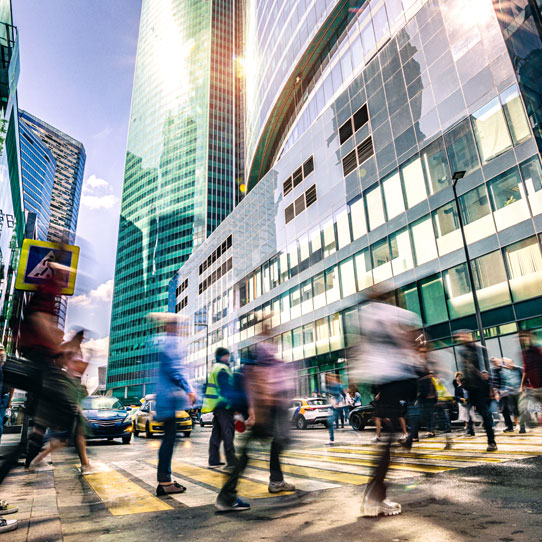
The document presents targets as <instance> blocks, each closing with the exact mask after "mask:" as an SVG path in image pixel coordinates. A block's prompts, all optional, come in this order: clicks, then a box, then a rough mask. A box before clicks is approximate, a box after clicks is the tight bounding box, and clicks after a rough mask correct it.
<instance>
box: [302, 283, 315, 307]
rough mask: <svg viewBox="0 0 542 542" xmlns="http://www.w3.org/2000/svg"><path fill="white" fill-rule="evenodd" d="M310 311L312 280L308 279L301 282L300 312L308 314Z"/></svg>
mask: <svg viewBox="0 0 542 542" xmlns="http://www.w3.org/2000/svg"><path fill="white" fill-rule="evenodd" d="M312 311H313V307H312V281H311V279H308V280H306V281H305V282H303V283H302V284H301V314H309V313H311V312H312Z"/></svg>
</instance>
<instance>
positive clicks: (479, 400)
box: [455, 331, 497, 452]
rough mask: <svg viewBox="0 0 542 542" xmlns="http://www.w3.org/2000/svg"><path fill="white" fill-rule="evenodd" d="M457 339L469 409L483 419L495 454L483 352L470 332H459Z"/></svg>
mask: <svg viewBox="0 0 542 542" xmlns="http://www.w3.org/2000/svg"><path fill="white" fill-rule="evenodd" d="M455 338H456V340H457V341H458V343H459V345H458V347H457V352H458V355H459V360H460V363H461V368H462V373H463V380H462V385H463V387H464V389H465V391H466V392H467V405H468V407H469V408H470V407H474V408H476V411H477V412H478V414H479V415H480V416H481V417H482V420H483V426H484V430H485V432H486V435H487V451H488V452H495V451H496V450H497V443H496V442H495V433H494V430H493V420H492V417H491V413H490V412H489V404H488V401H489V396H486V394H484V390H485V388H486V384H485V383H484V379H483V377H482V374H481V369H480V366H481V363H482V360H483V352H481V351H480V348H479V347H478V346H477V345H476V344H475V342H474V340H473V338H472V333H471V332H470V331H458V332H456V334H455ZM487 388H488V389H489V383H488V384H487ZM469 423H470V425H469V431H472V433H474V430H473V427H472V421H471V422H469Z"/></svg>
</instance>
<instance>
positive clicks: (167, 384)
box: [148, 312, 196, 496]
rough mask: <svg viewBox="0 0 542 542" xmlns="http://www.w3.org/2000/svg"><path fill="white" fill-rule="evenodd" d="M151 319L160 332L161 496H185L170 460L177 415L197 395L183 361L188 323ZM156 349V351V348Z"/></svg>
mask: <svg viewBox="0 0 542 542" xmlns="http://www.w3.org/2000/svg"><path fill="white" fill-rule="evenodd" d="M148 318H149V319H150V320H151V321H152V322H154V323H156V324H157V325H158V327H159V331H160V333H159V334H158V336H157V337H156V338H155V339H154V345H153V346H154V347H155V348H156V349H157V350H158V359H159V367H158V381H157V383H156V421H159V422H162V423H163V427H164V434H163V436H162V444H161V445H160V449H159V451H158V472H157V479H158V486H157V488H156V494H157V495H158V496H163V495H169V494H172V493H184V492H185V491H186V487H184V486H183V485H181V484H179V483H178V482H176V481H173V480H172V479H171V458H172V457H173V451H174V449H175V438H176V436H177V422H176V412H177V411H178V410H184V409H185V408H187V407H190V406H192V405H193V404H194V403H195V402H196V394H195V393H194V390H193V388H192V385H191V383H190V381H189V380H188V371H187V368H186V367H185V366H184V364H183V362H184V361H185V359H186V346H185V344H184V341H183V340H182V338H181V335H186V331H187V330H186V323H184V325H183V322H182V321H181V319H180V317H179V316H178V315H176V314H173V313H169V312H152V313H150V314H149V315H148ZM153 349H154V348H153Z"/></svg>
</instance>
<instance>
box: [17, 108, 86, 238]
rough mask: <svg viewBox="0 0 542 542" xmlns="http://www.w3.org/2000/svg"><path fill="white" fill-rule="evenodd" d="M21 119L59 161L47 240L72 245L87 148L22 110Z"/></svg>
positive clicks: (57, 161)
mask: <svg viewBox="0 0 542 542" xmlns="http://www.w3.org/2000/svg"><path fill="white" fill-rule="evenodd" d="M20 117H21V118H22V119H23V120H24V121H25V123H26V126H29V127H30V128H31V129H32V130H33V131H34V133H35V134H36V135H37V136H38V137H39V138H40V139H41V140H42V141H43V143H45V145H46V146H47V147H48V148H49V150H50V151H51V153H52V154H53V157H54V159H55V161H56V171H55V180H54V183H53V191H52V195H51V218H50V222H49V231H48V233H47V238H48V239H49V240H50V241H59V242H65V243H69V244H73V243H74V242H75V230H76V229H77V218H78V216H79V202H80V200H81V189H82V185H83V175H84V172H85V161H86V153H85V147H84V146H83V144H82V143H81V142H80V141H77V140H76V139H74V138H73V137H71V136H69V135H68V134H65V133H64V132H62V131H60V130H59V129H58V128H55V127H54V126H51V125H50V124H48V123H46V122H45V121H43V120H41V119H39V118H37V117H35V116H34V115H32V114H30V113H28V112H27V111H22V110H21V111H20Z"/></svg>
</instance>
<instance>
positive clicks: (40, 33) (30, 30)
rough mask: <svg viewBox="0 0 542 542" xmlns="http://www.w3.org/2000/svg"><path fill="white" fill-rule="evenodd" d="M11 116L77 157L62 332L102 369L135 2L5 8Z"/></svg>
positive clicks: (53, 2)
mask: <svg viewBox="0 0 542 542" xmlns="http://www.w3.org/2000/svg"><path fill="white" fill-rule="evenodd" d="M12 3H13V20H14V24H15V26H17V28H18V31H19V47H20V56H21V75H20V78H19V84H18V89H17V90H18V99H19V108H20V109H25V110H27V111H29V112H30V113H32V114H33V115H36V116H37V117H39V118H41V119H43V120H44V121H46V122H48V123H49V124H52V125H53V126H55V127H56V128H58V129H60V130H62V131H63V132H65V133H67V134H69V135H70V136H72V137H74V138H75V139H78V140H79V141H81V142H82V143H83V144H84V146H85V149H86V155H87V160H86V167H85V175H84V182H83V193H82V197H81V206H80V209H79V222H78V226H77V239H76V244H77V245H79V246H80V247H81V253H80V261H79V270H78V276H77V282H76V290H75V295H74V296H73V297H71V298H70V300H69V303H68V316H67V322H66V331H67V332H68V331H69V330H70V328H73V326H83V327H85V328H87V329H89V330H91V331H92V335H91V336H92V339H91V341H90V342H89V346H90V347H91V348H92V349H93V351H94V363H96V364H99V363H103V362H104V361H105V360H106V359H107V357H106V356H107V346H108V336H109V323H110V316H111V296H112V292H113V276H114V267H115V252H116V245H117V230H118V221H119V213H120V198H121V194H122V180H123V172H124V158H125V153H126V138H127V129H128V120H129V115H130V100H131V92H132V81H133V74H134V64H135V56H136V49H137V36H138V27H139V16H140V10H141V0H92V1H89V0H46V1H44V0H13V2H12Z"/></svg>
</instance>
